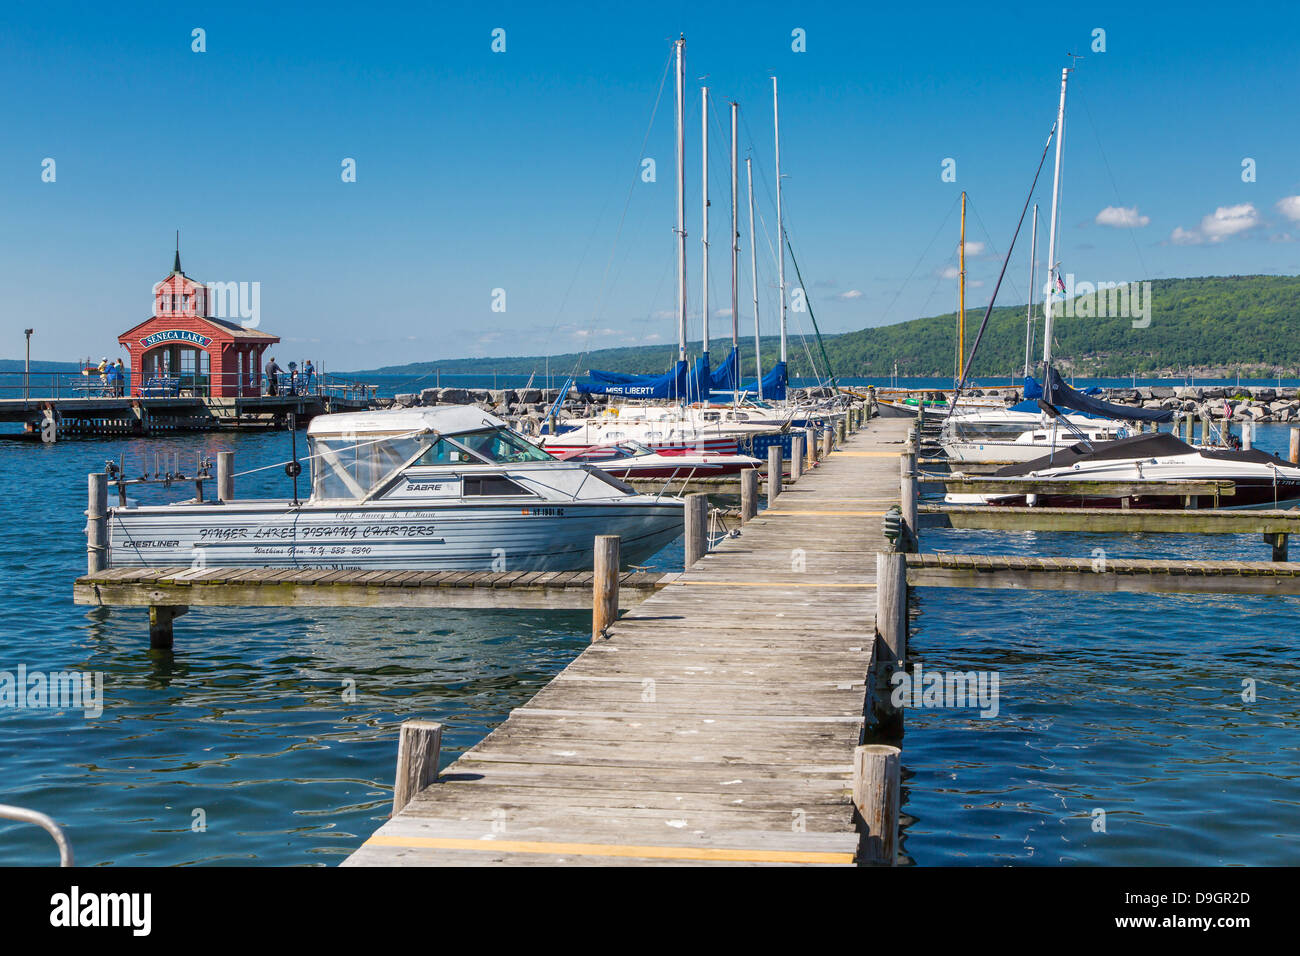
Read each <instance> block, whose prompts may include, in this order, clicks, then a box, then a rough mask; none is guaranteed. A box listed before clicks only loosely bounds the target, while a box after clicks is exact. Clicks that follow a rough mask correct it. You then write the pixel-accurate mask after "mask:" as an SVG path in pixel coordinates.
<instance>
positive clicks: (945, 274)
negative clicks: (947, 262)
mask: <svg viewBox="0 0 1300 956" xmlns="http://www.w3.org/2000/svg"><path fill="white" fill-rule="evenodd" d="M959 275H961V270H960V269H958V268H957V267H956V266H945V267H944V268H943V270H942V271H940V273H939V278H940V279H955V278H957V277H958V276H959Z"/></svg>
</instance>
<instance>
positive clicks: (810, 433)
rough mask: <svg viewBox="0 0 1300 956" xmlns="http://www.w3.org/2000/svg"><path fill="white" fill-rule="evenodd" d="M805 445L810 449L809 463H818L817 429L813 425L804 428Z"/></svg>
mask: <svg viewBox="0 0 1300 956" xmlns="http://www.w3.org/2000/svg"><path fill="white" fill-rule="evenodd" d="M803 447H804V448H806V449H808V463H809V464H810V465H813V464H816V463H817V431H816V429H814V428H813V427H812V426H811V425H809V426H807V427H806V428H804V430H803Z"/></svg>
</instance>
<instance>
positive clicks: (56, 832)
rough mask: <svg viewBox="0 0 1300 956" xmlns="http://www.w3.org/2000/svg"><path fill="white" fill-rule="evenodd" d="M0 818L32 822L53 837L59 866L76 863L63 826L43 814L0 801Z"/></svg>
mask: <svg viewBox="0 0 1300 956" xmlns="http://www.w3.org/2000/svg"><path fill="white" fill-rule="evenodd" d="M0 818H3V819H5V820H17V821H18V822H19V823H32V824H35V825H36V826H38V827H41V828H42V829H43V830H45V831H46V832H47V833H49V835H50V836H52V837H54V842H55V844H56V845H57V846H58V848H59V866H75V865H76V864H75V863H74V862H73V859H72V844H71V843H69V842H68V838H67V837H66V836H64V833H63V828H62V827H60V826H59V825H58V824H57V823H55V822H54V821H53V820H51V819H50V818H49V817H47V816H46V815H45V814H43V813H37V812H36V811H35V810H28V809H26V808H24V807H11V806H9V805H8V804H4V803H0Z"/></svg>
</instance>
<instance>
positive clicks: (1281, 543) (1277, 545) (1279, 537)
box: [1264, 531, 1290, 561]
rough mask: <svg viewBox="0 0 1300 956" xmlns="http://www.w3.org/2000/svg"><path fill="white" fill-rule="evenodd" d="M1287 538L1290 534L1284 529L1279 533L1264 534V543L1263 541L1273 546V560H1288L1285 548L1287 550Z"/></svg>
mask: <svg viewBox="0 0 1300 956" xmlns="http://www.w3.org/2000/svg"><path fill="white" fill-rule="evenodd" d="M1289 538H1290V536H1289V535H1288V534H1287V533H1286V532H1285V531H1283V532H1280V533H1278V534H1265V535H1264V543H1265V544H1271V545H1272V546H1273V560H1274V561H1286V560H1288V558H1287V550H1288V548H1287V545H1288V540H1289Z"/></svg>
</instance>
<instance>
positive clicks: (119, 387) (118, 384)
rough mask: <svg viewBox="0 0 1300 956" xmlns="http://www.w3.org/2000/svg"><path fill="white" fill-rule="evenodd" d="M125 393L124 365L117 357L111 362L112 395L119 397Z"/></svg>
mask: <svg viewBox="0 0 1300 956" xmlns="http://www.w3.org/2000/svg"><path fill="white" fill-rule="evenodd" d="M125 394H126V366H124V365H123V364H122V360H121V359H118V360H117V361H116V362H114V363H113V397H114V398H121V397H122V396H123V395H125Z"/></svg>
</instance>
